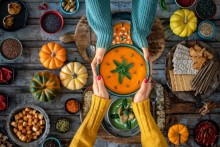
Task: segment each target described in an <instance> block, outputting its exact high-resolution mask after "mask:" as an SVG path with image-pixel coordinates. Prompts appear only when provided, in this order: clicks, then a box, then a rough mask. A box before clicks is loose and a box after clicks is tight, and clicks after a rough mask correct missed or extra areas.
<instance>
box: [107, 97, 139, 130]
mask: <svg viewBox="0 0 220 147" xmlns="http://www.w3.org/2000/svg"><path fill="white" fill-rule="evenodd" d="M124 100H127V107H129V108H131V102H132V98H120V99H117V100H115V101H114V102H112V104H111V105H110V107H109V109H108V115H107V116H108V120H109V123H110V125H111V126H112V127H113V128H114V129H116V130H118V131H130V130H134V129H136V128H137V127H138V122H137V119H136V118H135V117H134V118H133V119H132V120H130V127H128V126H127V123H123V122H122V120H121V119H120V118H117V117H115V115H116V116H118V113H119V110H120V108H121V107H122V105H123V101H124ZM131 110H132V108H131ZM131 110H130V111H129V113H130V112H131ZM132 111H133V110H132Z"/></svg>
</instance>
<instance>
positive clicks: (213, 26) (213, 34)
mask: <svg viewBox="0 0 220 147" xmlns="http://www.w3.org/2000/svg"><path fill="white" fill-rule="evenodd" d="M204 23H209V24H211V26H212V28H213V33H212V34H211V35H210V36H209V37H206V36H204V35H202V34H201V31H200V29H201V26H202V24H204ZM198 34H199V36H200V37H201V38H202V39H205V40H209V39H212V38H213V37H214V36H215V34H216V27H215V24H214V23H213V22H211V21H207V20H206V21H202V22H201V23H200V24H199V27H198Z"/></svg>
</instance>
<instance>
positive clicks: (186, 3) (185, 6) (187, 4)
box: [175, 0, 196, 8]
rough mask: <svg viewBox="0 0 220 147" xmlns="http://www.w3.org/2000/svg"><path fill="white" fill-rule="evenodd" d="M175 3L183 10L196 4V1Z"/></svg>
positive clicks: (185, 0)
mask: <svg viewBox="0 0 220 147" xmlns="http://www.w3.org/2000/svg"><path fill="white" fill-rule="evenodd" d="M175 2H176V4H177V5H178V6H179V7H181V8H189V7H191V6H193V5H194V4H195V2H196V0H175Z"/></svg>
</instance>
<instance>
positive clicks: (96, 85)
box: [92, 76, 109, 99]
mask: <svg viewBox="0 0 220 147" xmlns="http://www.w3.org/2000/svg"><path fill="white" fill-rule="evenodd" d="M92 88H93V93H94V95H96V96H99V97H101V98H105V99H109V93H108V92H107V90H106V88H105V85H104V81H103V80H102V77H101V76H97V77H96V76H93V85H92Z"/></svg>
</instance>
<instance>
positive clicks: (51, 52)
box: [39, 42, 66, 69]
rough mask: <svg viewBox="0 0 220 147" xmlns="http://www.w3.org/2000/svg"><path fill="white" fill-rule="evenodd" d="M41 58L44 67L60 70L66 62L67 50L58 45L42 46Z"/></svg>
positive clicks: (52, 43) (51, 43) (50, 43)
mask: <svg viewBox="0 0 220 147" xmlns="http://www.w3.org/2000/svg"><path fill="white" fill-rule="evenodd" d="M39 56H40V62H41V63H42V64H43V66H44V67H46V68H49V69H56V68H60V67H62V66H63V63H64V62H65V61H66V49H64V48H63V47H62V46H61V45H60V44H58V43H55V42H49V43H48V44H45V45H43V46H42V48H41V51H40V52H39Z"/></svg>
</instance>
